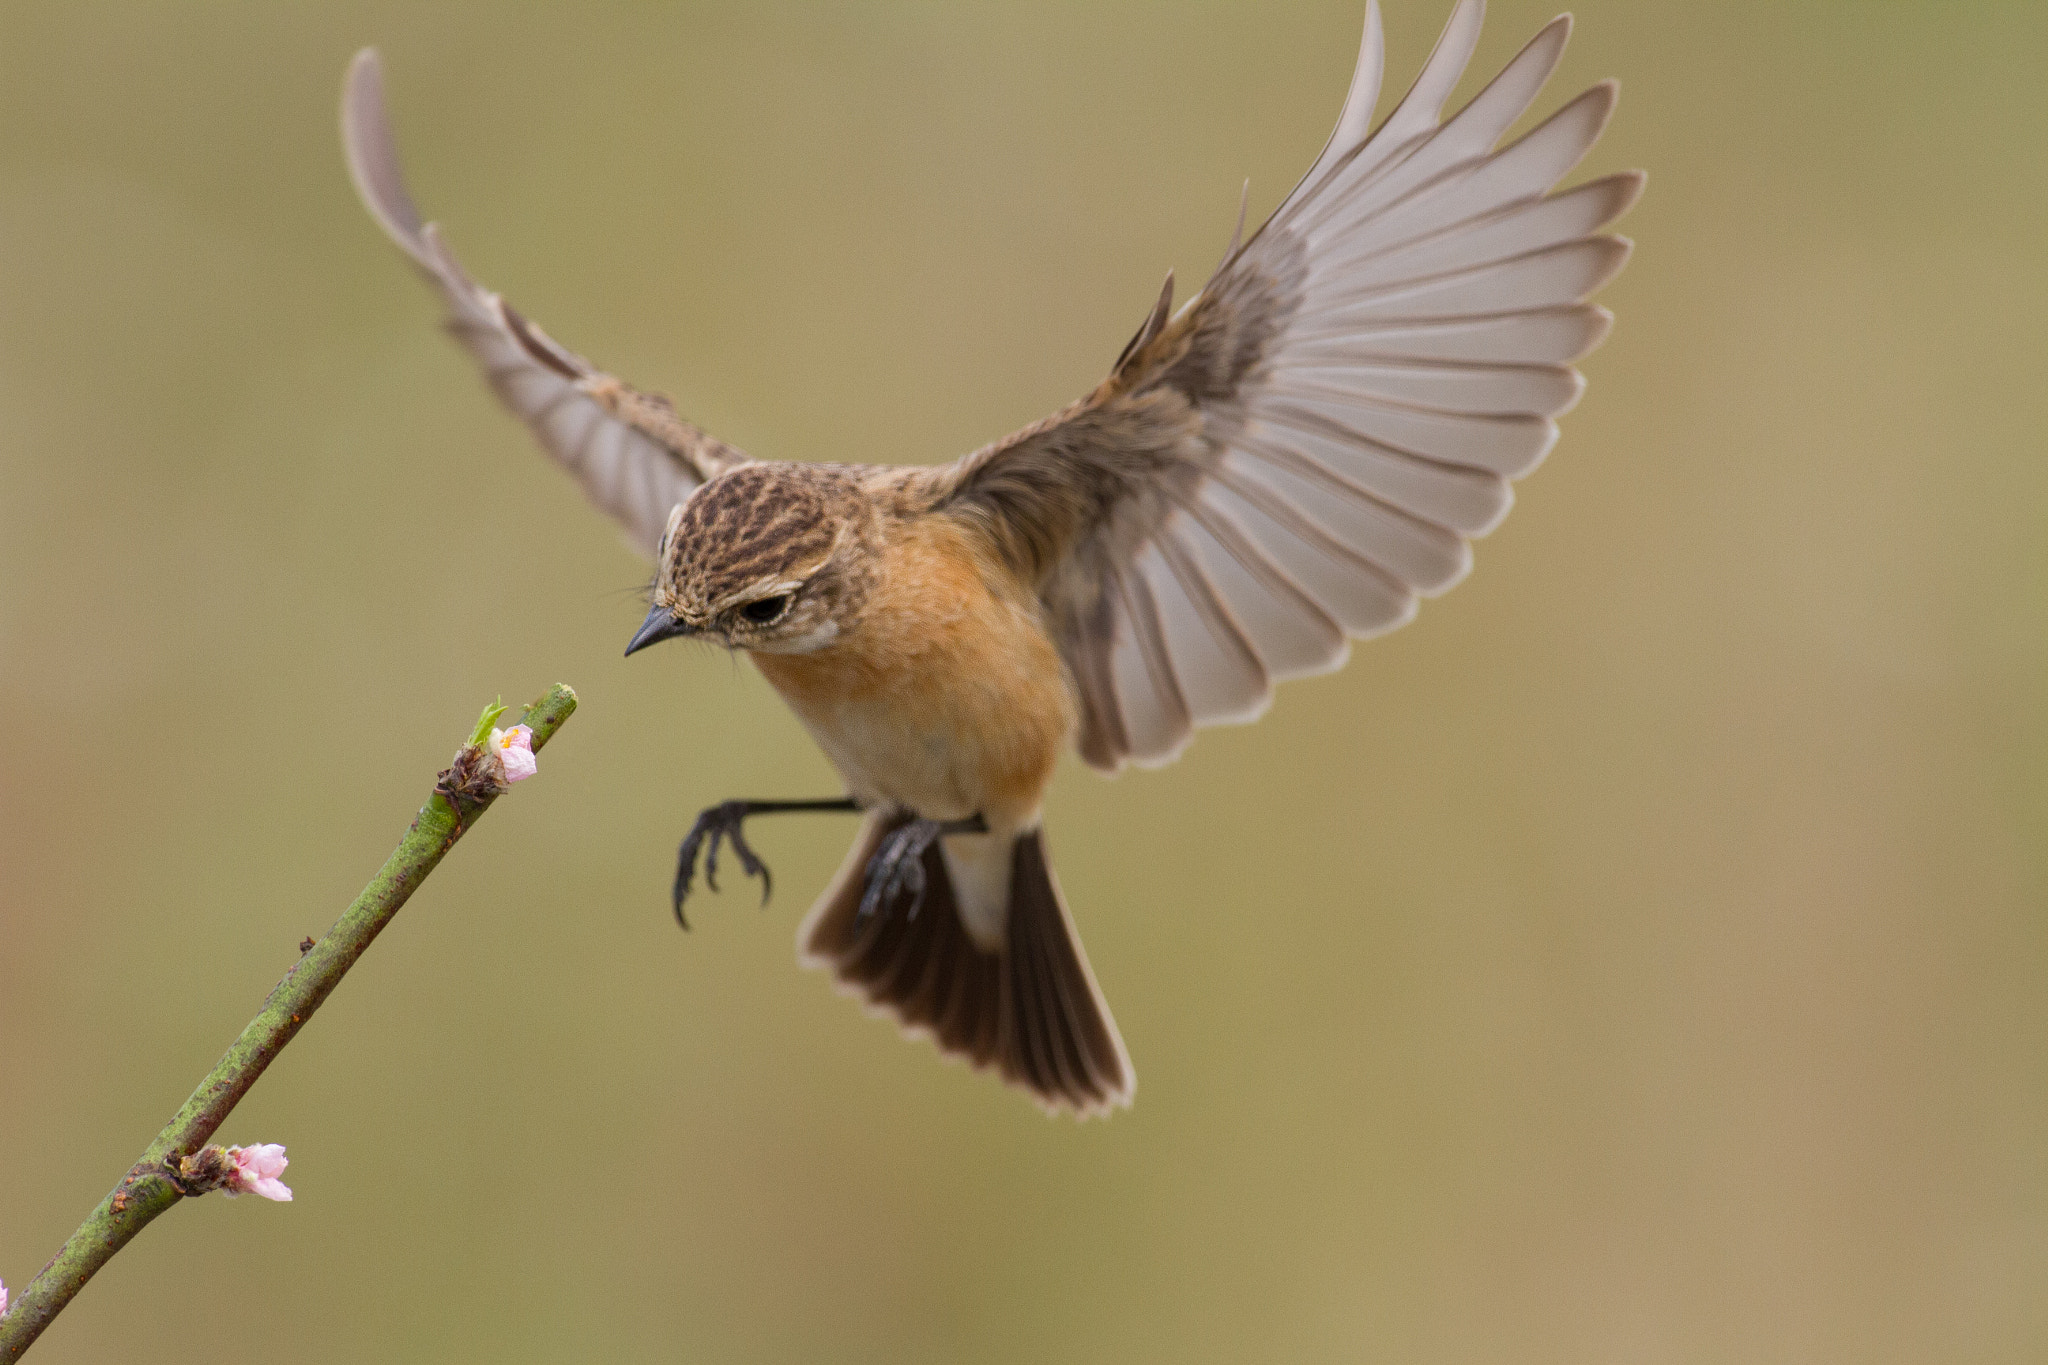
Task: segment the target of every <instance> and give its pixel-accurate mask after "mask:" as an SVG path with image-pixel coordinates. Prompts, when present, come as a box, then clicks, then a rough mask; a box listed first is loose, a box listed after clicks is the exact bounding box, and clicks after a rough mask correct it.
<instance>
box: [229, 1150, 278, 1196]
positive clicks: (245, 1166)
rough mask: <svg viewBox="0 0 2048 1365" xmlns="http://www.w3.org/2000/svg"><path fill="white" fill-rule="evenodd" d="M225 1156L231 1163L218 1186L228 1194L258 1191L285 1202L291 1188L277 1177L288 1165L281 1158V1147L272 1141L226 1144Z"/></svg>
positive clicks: (256, 1192)
mask: <svg viewBox="0 0 2048 1365" xmlns="http://www.w3.org/2000/svg"><path fill="white" fill-rule="evenodd" d="M227 1157H228V1160H229V1161H231V1162H233V1163H234V1165H233V1166H232V1167H231V1168H230V1169H229V1171H228V1177H227V1181H226V1183H225V1184H223V1185H222V1186H221V1189H222V1190H223V1191H225V1192H226V1193H228V1194H260V1195H262V1196H263V1197H264V1198H265V1199H275V1200H277V1201H278V1202H279V1203H283V1204H289V1203H290V1202H291V1200H292V1192H291V1191H290V1190H288V1189H286V1188H285V1184H284V1182H283V1181H282V1180H279V1179H278V1177H279V1176H281V1175H283V1174H284V1168H285V1167H287V1166H289V1165H291V1163H290V1162H289V1161H286V1160H285V1159H284V1147H283V1146H282V1145H281V1144H279V1143H275V1142H266V1143H263V1144H261V1145H260V1146H256V1147H230V1148H228V1150H227Z"/></svg>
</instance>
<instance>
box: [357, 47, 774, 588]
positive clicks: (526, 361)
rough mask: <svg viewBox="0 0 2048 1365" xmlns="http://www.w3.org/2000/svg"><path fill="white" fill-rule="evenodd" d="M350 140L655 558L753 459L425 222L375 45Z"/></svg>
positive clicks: (371, 188) (471, 339)
mask: <svg viewBox="0 0 2048 1365" xmlns="http://www.w3.org/2000/svg"><path fill="white" fill-rule="evenodd" d="M341 137H342V144H343V146H344V148H345V149H346V150H347V153H348V167H349V173H350V174H351V175H352V176H353V177H354V178H355V183H356V191H357V193H359V194H361V195H362V197H363V204H364V206H365V207H367V208H368V209H369V210H370V216H371V217H373V218H375V219H376V220H377V223H378V225H379V226H381V227H382V228H383V229H384V231H385V232H386V233H387V234H389V235H390V237H391V240H392V241H394V242H396V243H398V245H399V247H400V248H401V249H402V250H403V251H404V252H405V254H406V255H408V256H410V257H412V259H413V261H414V263H415V264H417V265H418V266H419V267H420V269H421V270H422V271H424V272H426V275H427V278H428V279H430V280H432V281H433V282H434V283H435V284H436V285H438V286H439V287H440V290H441V293H442V295H443V297H444V298H446V300H447V302H448V328H449V330H450V331H452V332H453V333H454V334H455V336H456V337H457V339H459V340H460V341H461V342H462V344H463V345H464V346H466V347H468V348H469V352H470V354H471V355H473V356H475V357H476V359H477V363H479V364H480V365H482V366H483V368H484V374H485V375H486V376H487V377H488V378H489V379H490V381H491V387H492V388H493V389H495V390H496V391H497V394H498V397H500V398H502V399H504V400H505V405H506V406H507V407H509V408H511V409H512V411H514V412H515V413H517V414H519V416H520V417H521V418H522V419H523V420H524V421H525V422H526V425H527V426H529V427H531V428H532V429H533V434H534V435H535V436H537V437H539V438H540V443H541V445H543V446H544V447H546V449H547V452H548V454H550V455H552V456H554V458H555V459H556V461H558V462H559V463H560V464H561V465H562V466H563V467H564V468H565V469H567V470H568V471H569V472H570V473H571V474H573V475H575V476H576V480H577V482H579V483H581V484H582V485H583V491H584V492H585V493H587V494H589V495H590V500H591V501H592V502H594V503H596V504H597V505H598V506H599V507H601V508H603V509H604V510H605V511H607V512H609V513H611V514H612V516H613V517H614V518H616V519H617V520H618V522H619V523H620V524H621V525H622V526H624V527H625V529H626V535H627V538H628V539H630V540H631V541H632V542H633V544H634V545H635V546H636V547H638V548H639V549H640V550H641V552H642V553H644V554H647V555H649V556H652V555H654V554H655V552H656V547H657V546H658V545H659V543H660V541H661V532H662V528H663V527H664V526H665V525H666V524H667V522H668V514H669V511H670V509H671V508H673V507H674V506H675V505H676V504H677V503H679V502H681V501H682V500H683V498H684V497H685V496H687V495H688V494H689V491H690V490H691V489H692V488H695V487H696V486H697V485H698V484H700V483H703V482H704V481H705V480H707V479H710V478H714V477H716V476H717V475H718V473H719V472H720V471H722V470H724V469H726V468H728V467H730V466H732V465H734V464H738V463H741V462H743V461H744V460H745V459H746V458H747V457H746V456H745V455H743V454H741V453H740V452H739V451H738V450H735V449H734V448H733V447H731V446H729V445H726V444H725V443H724V442H722V441H718V440H715V439H713V438H712V437H710V436H708V435H706V434H705V433H704V432H703V431H701V430H699V429H698V428H697V427H695V426H693V425H692V424H690V423H689V422H686V421H684V420H683V419H682V418H681V417H679V416H678V415H677V414H676V411H675V409H674V408H673V407H672V406H670V404H669V401H668V400H667V399H666V398H663V397H661V396H659V395H658V394H646V393H641V392H639V391H637V390H635V389H632V388H629V387H628V386H627V385H625V384H623V383H621V382H620V381H619V380H617V379H614V378H613V377H612V376H610V375H608V374H606V373H604V372H603V371H602V370H599V369H598V368H597V367H596V366H594V365H592V364H591V363H590V362H589V361H587V360H585V359H584V358H583V357H582V356H579V355H577V354H575V353H574V352H571V351H568V350H565V349H564V348H563V347H561V346H559V345H557V344H556V343H555V341H554V340H553V339H552V338H550V337H549V336H548V335H547V333H545V332H543V331H541V329H540V328H539V327H537V326H535V325H534V324H533V323H531V322H529V321H527V320H526V319H525V318H524V317H522V316H521V315H520V314H519V313H518V311H517V310H515V309H514V308H513V307H512V305H511V304H509V303H506V302H505V300H504V299H502V298H500V297H499V296H498V295H496V294H494V293H492V292H491V291H490V290H488V289H485V288H483V287H482V286H481V285H479V284H477V283H476V282H475V281H474V280H472V279H470V278H469V276H468V275H467V274H465V273H464V272H463V269H462V267H461V266H460V265H459V264H457V263H456V260H455V257H454V256H453V255H452V254H450V252H449V250H448V248H447V246H446V245H445V244H444V243H443V242H442V241H441V235H440V233H439V232H438V231H437V230H436V229H435V227H434V225H433V224H431V223H425V224H423V223H421V221H420V214H419V210H418V209H417V208H415V207H414V206H413V202H412V195H411V194H410V193H408V192H407V190H406V187H405V177H404V174H403V172H402V171H401V169H400V167H399V162H398V145H397V143H396V142H395V141H394V139H393V138H392V136H391V123H390V120H389V119H388V118H387V117H386V115H385V112H384V73H383V68H382V66H381V64H380V63H379V61H378V59H377V53H376V51H375V50H374V49H371V48H365V49H364V50H363V51H361V52H359V53H357V54H356V59H355V61H354V63H353V64H351V65H350V67H349V71H348V81H347V83H346V85H345V86H344V87H343V90H342V100H341Z"/></svg>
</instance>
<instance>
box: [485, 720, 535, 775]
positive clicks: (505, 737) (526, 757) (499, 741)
mask: <svg viewBox="0 0 2048 1365" xmlns="http://www.w3.org/2000/svg"><path fill="white" fill-rule="evenodd" d="M490 750H491V752H492V753H493V754H495V755H497V758H498V767H499V768H500V769H502V770H503V772H504V774H505V780H506V781H507V782H524V781H525V780H526V779H527V778H529V777H532V776H533V775H534V774H535V773H537V772H539V771H540V763H539V761H538V760H537V759H535V758H534V756H533V727H532V726H528V725H515V726H513V727H512V728H511V729H509V730H492V731H491V739H490Z"/></svg>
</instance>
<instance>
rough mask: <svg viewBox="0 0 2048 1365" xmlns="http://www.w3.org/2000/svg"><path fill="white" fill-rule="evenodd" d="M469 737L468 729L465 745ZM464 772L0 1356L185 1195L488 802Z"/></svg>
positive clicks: (142, 1166)
mask: <svg viewBox="0 0 2048 1365" xmlns="http://www.w3.org/2000/svg"><path fill="white" fill-rule="evenodd" d="M575 709H576V694H575V693H574V692H572V691H571V690H570V689H569V688H567V687H565V686H563V685H561V684H559V683H558V684H556V685H555V686H554V687H552V688H550V689H549V690H548V692H547V694H546V695H545V696H543V697H541V698H540V699H539V700H537V701H535V702H534V703H533V704H532V705H531V706H529V707H527V709H526V714H525V715H524V716H523V717H522V718H521V721H522V723H523V724H526V725H529V726H531V727H533V747H534V748H535V749H539V748H540V747H541V746H542V745H544V744H546V743H547V742H548V740H549V739H551V738H553V736H554V733H555V731H556V730H558V729H560V728H561V725H562V722H563V721H565V720H567V719H568V718H569V714H570V712H572V711H574V710H575ZM480 728H482V727H480ZM476 738H477V737H476V736H472V741H471V745H470V746H469V747H470V748H471V749H474V746H475V740H476ZM479 752H480V751H479ZM473 767H474V763H473V762H472V764H471V765H470V766H469V767H465V765H464V764H463V763H462V762H461V761H459V760H458V762H457V763H456V764H455V766H453V767H451V768H450V769H448V770H447V771H446V772H444V773H442V774H441V777H440V779H439V780H438V781H437V782H436V784H435V788H434V794H433V795H432V796H431V797H429V798H428V799H427V804H426V805H424V806H422V807H421V808H420V813H419V814H418V815H417V816H415V817H414V819H413V822H412V827H411V828H410V829H408V830H406V832H405V837H404V838H402V839H400V840H399V841H398V848H397V849H396V850H395V851H394V852H393V853H392V855H391V856H390V858H388V859H386V860H385V863H384V866H383V867H382V868H381V869H379V871H378V873H377V875H376V876H375V877H374V878H372V879H371V881H370V884H369V885H368V886H366V887H364V888H363V893H362V894H361V895H360V896H357V897H356V900H355V904H353V905H351V906H350V907H349V908H348V911H347V913H345V914H344V915H342V917H341V918H340V919H339V920H338V921H336V922H335V925H334V927H333V928H332V929H330V930H328V931H327V935H326V937H324V938H322V939H321V940H320V941H319V942H317V943H314V944H313V945H312V946H311V947H309V948H307V949H306V950H305V953H304V955H303V956H301V957H300V958H299V960H298V961H297V962H295V963H294V964H292V968H291V970H290V971H288V972H286V973H285V974H284V979H283V980H282V981H280V982H278V983H277V986H276V988H275V989H273V990H272V991H271V992H270V998H269V999H267V1000H265V1001H264V1002H263V1009H262V1011H261V1012H260V1013H259V1014H257V1016H256V1017H255V1018H254V1019H252V1020H250V1021H249V1026H248V1027H247V1028H245V1029H243V1030H242V1036H241V1037H240V1038H237V1039H236V1040H235V1043H234V1046H233V1047H230V1048H229V1049H228V1050H227V1055H226V1056H224V1057H222V1058H221V1059H220V1062H219V1063H218V1064H217V1065H216V1066H215V1067H214V1068H213V1071H212V1073H211V1074H210V1075H208V1076H207V1078H206V1079H205V1080H203V1081H201V1082H200V1083H199V1088H198V1089H197V1090H195V1091H193V1092H192V1098H191V1099H188V1100H186V1101H185V1107H184V1108H182V1109H180V1110H179V1111H178V1116H177V1117H176V1118H174V1119H172V1120H171V1121H170V1123H169V1124H168V1125H166V1126H165V1128H164V1130H163V1131H162V1132H161V1133H158V1134H157V1136H156V1141H154V1142H152V1143H150V1144H149V1147H148V1149H147V1150H145V1151H144V1152H143V1154H142V1159H141V1160H140V1161H138V1162H136V1163H135V1165H134V1166H133V1167H131V1168H130V1169H129V1171H128V1173H127V1174H126V1175H125V1176H123V1177H122V1178H121V1183H120V1184H118V1185H116V1186H115V1187H114V1188H113V1190H112V1191H110V1192H109V1193H108V1195H107V1197H106V1198H105V1199H103V1200H101V1201H100V1206H99V1207H98V1208H96V1209H94V1210H93V1211H92V1213H91V1215H90V1216H88V1217H87V1218H86V1220H85V1222H83V1223H82V1224H80V1225H79V1228H78V1231H76V1232H74V1233H72V1234H71V1237H70V1240H68V1241H66V1242H65V1243H64V1246H63V1248H62V1249H61V1250H59V1251H58V1253H57V1254H56V1255H55V1256H54V1257H52V1258H51V1260H50V1263H49V1264H48V1265H46V1266H44V1267H43V1269H42V1272H41V1273H40V1274H38V1275H37V1276H36V1277H35V1279H33V1280H31V1281H30V1282H29V1283H28V1286H27V1287H26V1288H24V1289H23V1290H22V1291H21V1293H20V1294H19V1295H18V1296H16V1297H15V1299H14V1302H13V1303H12V1305H11V1306H10V1308H9V1311H8V1312H7V1314H6V1316H4V1317H0V1362H11V1361H15V1360H19V1359H20V1358H21V1355H22V1353H23V1352H24V1351H26V1350H28V1348H29V1345H30V1343H32V1342H33V1341H35V1339H36V1338H37V1337H38V1336H40V1335H42V1332H43V1329H44V1328H46V1327H48V1326H49V1325H50V1322H51V1320H52V1319H54V1318H55V1317H56V1316H57V1314H59V1313H61V1312H63V1311H64V1306H65V1305H66V1304H67V1303H69V1302H70V1301H71V1299H72V1296H73V1295H75V1294H77V1293H78V1291H79V1290H80V1289H82V1288H84V1287H85V1282H86V1281H87V1280H90V1279H91V1278H92V1277H93V1275H94V1274H95V1273H96V1272H97V1271H98V1270H99V1268H100V1267H101V1266H103V1265H105V1264H106V1263H107V1262H108V1261H109V1260H111V1259H112V1258H113V1255H114V1253H115V1252H117V1251H119V1250H120V1249H121V1248H122V1247H124V1246H126V1245H127V1244H128V1243H129V1242H130V1241H131V1240H133V1239H134V1237H135V1234H136V1233H138V1232H141V1231H142V1229H143V1228H145V1227H147V1226H148V1225H149V1224H150V1222H151V1221H152V1220H154V1219H155V1218H156V1216H157V1215H158V1214H160V1213H162V1212H163V1211H164V1210H165V1209H168V1208H169V1207H171V1205H173V1204H175V1203H177V1202H178V1201H179V1200H180V1199H182V1198H184V1197H185V1196H184V1195H183V1194H182V1193H181V1192H180V1191H179V1189H178V1180H177V1169H178V1162H179V1161H180V1159H181V1158H185V1157H190V1156H192V1155H193V1154H194V1153H196V1152H198V1151H199V1150H200V1148H202V1147H203V1146H205V1145H206V1143H207V1141H208V1140H209V1139H210V1138H212V1137H213V1135H214V1132H215V1130H216V1129H218V1128H219V1127H220V1126H221V1124H222V1123H223V1122H224V1121H226V1119H227V1116H228V1115H229V1113H231V1112H232V1111H233V1110H234V1107H235V1105H236V1104H237V1103H238V1102H240V1100H241V1098H242V1096H244V1095H246V1094H248V1093H249V1087H250V1086H252V1085H254V1084H256V1078H257V1077H259V1076H261V1075H262V1074H263V1072H264V1069H265V1068H266V1067H268V1066H269V1065H270V1064H271V1062H272V1061H274V1060H276V1058H277V1054H278V1053H280V1052H282V1051H283V1050H284V1047H285V1044H287V1043H289V1042H291V1040H292V1039H293V1037H295V1036H296V1035H297V1034H298V1031H299V1030H300V1029H301V1028H303V1027H305V1024H306V1021H307V1020H308V1019H311V1018H312V1017H313V1011H314V1010H317V1009H319V1008H320V1005H321V1003H322V1002H323V1001H325V1000H326V999H327V997H328V996H329V995H331V994H332V993H333V991H334V988H335V987H336V986H338V985H340V984H341V978H342V977H343V975H345V974H346V973H347V972H348V969H349V968H350V967H353V966H354V965H355V964H356V959H358V958H360V957H361V956H362V955H363V953H364V951H365V950H367V949H368V948H369V946H370V944H371V942H372V941H373V940H374V939H375V938H376V937H377V935H378V933H379V932H381V931H382V930H383V928H384V926H385V925H387V924H389V923H390V922H391V918H392V916H394V915H396V914H397V913H398V910H399V907H400V906H402V905H404V904H405V902H406V900H407V898H408V897H410V896H411V895H412V893H413V892H414V890H416V889H417V888H418V887H419V884H420V883H421V882H422V881H424V880H425V879H426V876H427V874H428V873H429V872H432V871H433V870H434V867H435V865H436V864H438V863H439V862H440V861H441V858H442V856H443V855H444V854H446V853H447V852H448V850H449V849H450V848H453V847H454V846H455V841H456V840H457V839H459V838H461V837H462V834H463V832H464V831H465V830H466V829H468V828H469V826H471V825H473V824H475V823H476V819H477V817H478V816H480V815H482V814H483V813H484V811H485V810H487V809H489V807H490V805H491V803H492V802H493V801H494V800H496V799H497V796H498V793H499V790H500V788H498V787H497V786H496V785H495V784H493V783H492V782H490V781H489V780H488V779H487V777H485V778H480V777H479V776H478V774H477V773H475V772H473V771H471V768H473Z"/></svg>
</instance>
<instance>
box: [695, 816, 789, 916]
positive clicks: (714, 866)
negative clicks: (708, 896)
mask: <svg viewBox="0 0 2048 1365" xmlns="http://www.w3.org/2000/svg"><path fill="white" fill-rule="evenodd" d="M751 811H752V807H751V805H750V803H748V802H745V801H724V802H721V803H719V804H718V805H716V806H710V807H707V808H706V809H705V810H703V811H701V812H699V813H698V815H697V822H696V823H695V824H694V825H691V826H690V832H689V833H688V834H686V835H684V836H683V842H682V844H681V845H680V846H679V847H678V848H677V849H676V880H675V888H674V890H673V892H672V903H673V907H674V909H675V915H676V923H677V924H678V925H680V926H681V927H683V928H684V929H688V928H689V927H690V922H689V920H688V919H687V918H685V917H684V915H683V902H684V901H686V900H688V899H689V897H690V883H691V882H692V881H693V880H695V878H696V874H697V854H698V852H699V851H700V850H701V851H702V853H703V854H704V884H705V885H706V886H709V887H710V888H711V889H712V890H713V891H716V890H718V846H719V844H720V843H722V842H724V843H730V844H731V845H732V851H733V853H734V854H735V855H737V856H738V858H739V860H740V871H741V872H743V873H744V874H745V875H747V876H749V877H759V878H760V879H761V904H762V905H764V906H765V905H766V904H768V897H769V895H770V894H771V893H772V892H773V891H774V888H775V884H774V879H773V878H772V877H771V876H770V875H769V872H768V865H767V864H766V863H764V862H762V861H761V859H760V858H759V857H758V856H757V855H756V854H755V852H754V850H753V849H752V847H750V846H749V845H748V843H747V840H746V836H745V835H744V834H743V833H742V832H741V822H742V821H744V820H745V819H746V818H747V816H748V815H749V814H750V813H751ZM707 841H708V842H707Z"/></svg>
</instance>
